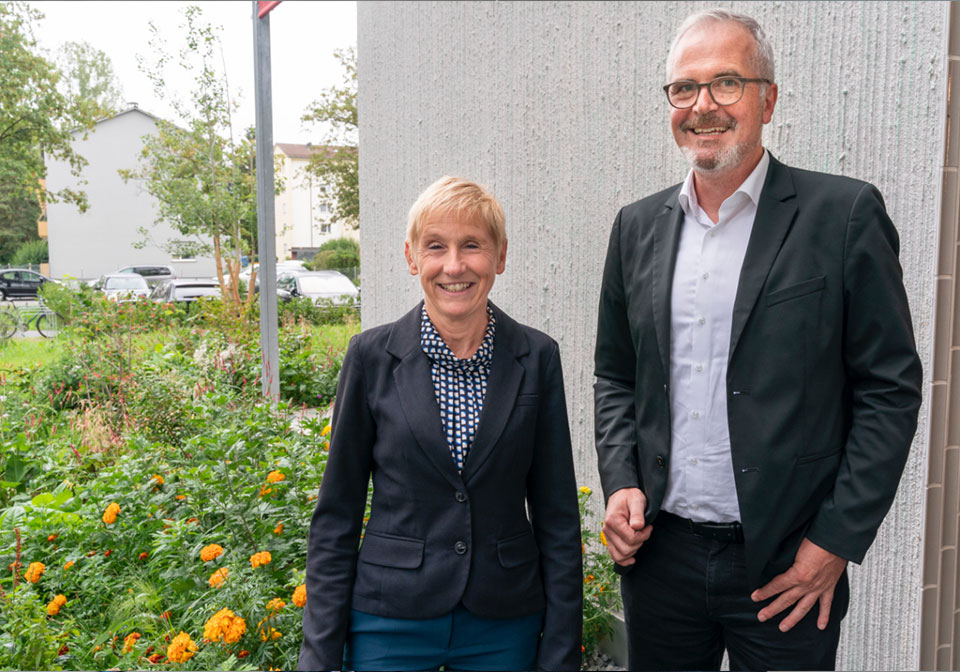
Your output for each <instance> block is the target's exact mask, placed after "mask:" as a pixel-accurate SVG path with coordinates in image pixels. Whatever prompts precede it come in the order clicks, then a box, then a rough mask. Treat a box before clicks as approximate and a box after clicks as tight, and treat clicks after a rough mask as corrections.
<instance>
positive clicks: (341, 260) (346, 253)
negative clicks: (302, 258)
mask: <svg viewBox="0 0 960 672" xmlns="http://www.w3.org/2000/svg"><path fill="white" fill-rule="evenodd" d="M359 265H360V244H359V243H358V242H357V241H355V240H354V239H353V238H334V239H333V240H328V241H327V242H325V243H324V244H323V245H321V246H320V249H319V251H318V252H317V253H316V254H315V255H314V256H313V259H312V260H311V261H310V263H309V266H310V268H311V269H312V270H314V271H325V270H338V269H341V268H353V267H355V266H359Z"/></svg>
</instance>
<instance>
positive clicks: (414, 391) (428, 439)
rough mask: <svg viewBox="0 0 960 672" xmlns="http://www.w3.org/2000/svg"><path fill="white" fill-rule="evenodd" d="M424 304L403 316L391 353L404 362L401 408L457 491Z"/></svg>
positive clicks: (399, 376)
mask: <svg viewBox="0 0 960 672" xmlns="http://www.w3.org/2000/svg"><path fill="white" fill-rule="evenodd" d="M422 308H423V302H420V303H419V304H417V307H416V308H414V309H413V310H411V311H410V312H409V313H407V314H406V315H404V316H403V317H401V318H400V319H399V320H397V322H396V323H395V324H394V326H393V330H392V331H391V333H390V338H389V339H388V340H387V351H388V352H390V354H392V355H393V356H394V357H397V358H398V359H399V360H400V362H399V363H398V364H397V365H396V367H395V368H394V370H393V377H394V382H395V383H396V385H397V392H398V393H399V396H400V406H401V408H402V409H403V414H404V415H405V416H406V418H407V424H408V425H409V426H410V431H411V432H413V435H414V437H415V438H416V440H417V443H418V444H419V445H420V448H421V449H422V450H423V452H424V453H426V455H427V457H428V458H429V459H430V461H431V462H432V463H433V465H434V466H435V467H436V468H437V470H438V471H440V473H442V474H443V475H444V477H445V478H446V479H447V480H448V481H450V483H451V484H452V485H453V486H454V487H457V488H460V487H462V486H463V481H462V480H461V479H460V474H458V473H457V465H456V464H455V463H454V461H453V457H451V455H450V448H449V447H448V446H447V441H446V438H444V434H443V426H442V423H441V421H440V407H439V406H438V405H437V397H436V394H435V393H434V391H433V382H432V381H431V378H430V358H429V357H427V355H426V353H424V352H423V350H421V349H420V311H421V310H422Z"/></svg>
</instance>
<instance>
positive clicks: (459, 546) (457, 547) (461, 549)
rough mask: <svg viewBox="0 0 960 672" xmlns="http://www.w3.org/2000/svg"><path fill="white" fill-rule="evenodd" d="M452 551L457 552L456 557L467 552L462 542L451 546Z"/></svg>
mask: <svg viewBox="0 0 960 672" xmlns="http://www.w3.org/2000/svg"><path fill="white" fill-rule="evenodd" d="M453 550H455V551H456V552H457V555H463V554H464V553H466V552H467V545H466V544H465V543H463V542H462V541H458V542H457V543H455V544H454V545H453Z"/></svg>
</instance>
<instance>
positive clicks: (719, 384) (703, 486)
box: [662, 150, 770, 522]
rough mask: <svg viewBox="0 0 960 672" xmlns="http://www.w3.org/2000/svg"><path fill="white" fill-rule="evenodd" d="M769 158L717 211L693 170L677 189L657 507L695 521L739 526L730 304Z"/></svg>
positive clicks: (762, 161)
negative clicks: (664, 473)
mask: <svg viewBox="0 0 960 672" xmlns="http://www.w3.org/2000/svg"><path fill="white" fill-rule="evenodd" d="M769 165H770V156H769V154H768V153H767V151H766V150H764V152H763V157H762V158H761V159H760V163H758V164H757V167H756V168H755V169H754V170H753V172H752V173H750V175H749V177H747V179H746V180H744V182H743V184H741V185H740V187H739V188H738V189H737V190H736V191H735V192H734V193H733V194H732V195H731V196H730V197H729V198H727V199H726V200H725V201H724V202H723V204H721V206H720V211H719V217H718V221H717V223H716V224H714V223H713V222H712V221H711V220H710V218H709V217H707V215H706V213H704V211H703V210H702V209H701V207H700V204H699V203H698V202H697V193H696V190H695V189H694V185H693V171H690V173H689V174H688V175H687V179H686V180H685V181H684V183H683V187H682V188H681V190H680V196H679V200H680V207H681V208H683V212H684V215H685V216H684V219H683V229H682V231H681V233H680V247H679V250H678V252H677V264H676V269H675V270H674V274H673V291H672V294H671V297H670V300H671V304H670V314H671V317H670V405H671V414H672V417H671V424H672V427H671V431H672V446H671V453H670V473H669V476H668V480H667V493H666V496H665V498H664V500H663V506H662V508H663V509H664V510H666V511H670V512H671V513H674V514H676V515H678V516H682V517H684V518H690V519H691V520H695V521H697V522H708V521H712V522H732V521H738V520H740V505H739V502H738V501H737V488H736V484H735V482H734V478H733V460H732V458H731V455H730V428H729V426H728V424H727V382H726V378H727V362H728V358H729V354H730V326H731V322H732V317H733V302H734V300H735V299H736V296H737V286H738V285H739V282H740V268H741V266H743V257H744V255H745V254H746V252H747V243H748V242H749V241H750V232H751V231H752V230H753V224H754V218H755V217H756V214H757V204H758V203H759V201H760V191H761V190H762V188H763V183H764V180H765V179H766V176H767V167H768V166H769Z"/></svg>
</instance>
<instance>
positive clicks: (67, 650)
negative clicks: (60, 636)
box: [57, 644, 70, 656]
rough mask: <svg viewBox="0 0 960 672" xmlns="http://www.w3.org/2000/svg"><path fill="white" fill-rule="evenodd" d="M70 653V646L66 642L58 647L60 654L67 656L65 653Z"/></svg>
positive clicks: (58, 653)
mask: <svg viewBox="0 0 960 672" xmlns="http://www.w3.org/2000/svg"><path fill="white" fill-rule="evenodd" d="M68 653H70V647H69V646H67V645H66V644H64V645H63V646H61V647H60V648H59V649H57V655H58V656H65V655H67V654H68Z"/></svg>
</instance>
